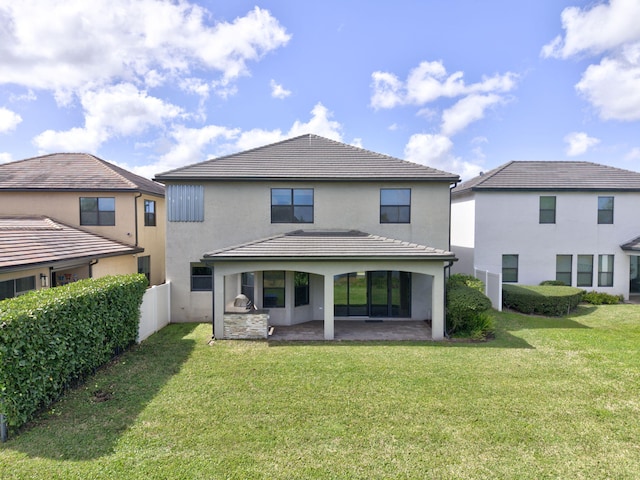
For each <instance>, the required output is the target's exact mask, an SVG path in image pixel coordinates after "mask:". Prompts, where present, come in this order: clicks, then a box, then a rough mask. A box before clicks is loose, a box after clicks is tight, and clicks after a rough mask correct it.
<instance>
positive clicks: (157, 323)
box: [136, 282, 171, 343]
mask: <svg viewBox="0 0 640 480" xmlns="http://www.w3.org/2000/svg"><path fill="white" fill-rule="evenodd" d="M169 292H170V283H169V282H167V283H164V284H162V285H154V286H153V287H151V288H148V289H147V291H146V292H144V297H142V305H141V306H140V326H139V327H138V338H137V339H136V341H137V342H138V343H140V342H142V341H143V340H144V339H146V338H148V337H149V336H151V335H153V334H154V333H156V332H157V331H158V330H160V329H161V328H163V327H165V326H167V325H168V324H169V321H170V320H171V313H170V312H171V309H170V303H169V302H170V300H169V298H170V295H169Z"/></svg>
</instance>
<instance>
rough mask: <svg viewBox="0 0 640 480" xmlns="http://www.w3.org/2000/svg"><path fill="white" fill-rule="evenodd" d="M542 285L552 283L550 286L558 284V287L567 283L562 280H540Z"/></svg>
mask: <svg viewBox="0 0 640 480" xmlns="http://www.w3.org/2000/svg"><path fill="white" fill-rule="evenodd" d="M540 285H550V286H556V287H564V286H566V285H567V284H566V283H564V282H563V281H562V280H544V281H542V282H540Z"/></svg>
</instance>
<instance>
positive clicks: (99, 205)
mask: <svg viewBox="0 0 640 480" xmlns="http://www.w3.org/2000/svg"><path fill="white" fill-rule="evenodd" d="M115 224H116V199H115V198H113V197H80V225H106V226H113V225H115Z"/></svg>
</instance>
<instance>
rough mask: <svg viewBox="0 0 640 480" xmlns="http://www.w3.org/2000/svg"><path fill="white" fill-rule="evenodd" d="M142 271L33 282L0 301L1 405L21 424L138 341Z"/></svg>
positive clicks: (11, 421) (1, 410)
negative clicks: (33, 287) (40, 286)
mask: <svg viewBox="0 0 640 480" xmlns="http://www.w3.org/2000/svg"><path fill="white" fill-rule="evenodd" d="M146 286H147V279H146V277H145V276H144V275H140V274H135V275H121V276H116V277H102V278H98V279H87V280H81V281H79V282H75V283H72V284H69V285H65V286H63V287H56V288H50V289H46V290H38V291H34V292H30V293H28V294H26V295H22V296H20V297H17V298H11V299H7V300H4V301H2V302H0V318H2V324H0V413H4V414H5V415H6V418H7V423H8V424H9V425H10V426H12V427H18V426H20V425H23V424H24V423H26V422H27V421H29V420H30V419H31V418H32V417H33V415H34V414H35V413H36V412H37V411H38V410H39V409H41V408H43V407H44V406H46V405H48V404H50V403H51V402H52V401H54V400H56V399H57V398H58V397H59V396H60V395H61V394H62V393H63V392H64V390H65V389H66V388H68V386H70V384H72V383H73V382H75V381H78V380H80V379H82V378H84V377H85V376H86V375H88V374H90V373H92V372H94V371H95V370H96V369H97V368H99V367H100V366H102V365H104V364H105V363H106V362H108V361H109V360H110V359H111V358H112V357H113V356H114V354H117V353H119V352H120V351H122V350H123V349H125V348H127V347H128V346H129V345H131V344H132V343H133V342H135V339H136V336H137V334H138V324H139V319H140V304H141V303H142V296H143V295H144V292H145V289H146Z"/></svg>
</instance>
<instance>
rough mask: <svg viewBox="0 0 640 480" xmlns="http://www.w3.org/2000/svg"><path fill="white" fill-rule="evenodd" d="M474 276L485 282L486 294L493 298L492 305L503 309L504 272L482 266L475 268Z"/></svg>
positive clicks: (490, 298)
mask: <svg viewBox="0 0 640 480" xmlns="http://www.w3.org/2000/svg"><path fill="white" fill-rule="evenodd" d="M473 276H474V277H476V278H477V279H479V280H482V281H483V282H484V294H485V295H486V296H487V297H489V300H491V306H492V307H493V308H495V309H496V310H498V311H499V312H501V311H502V273H492V272H490V271H489V270H482V269H480V268H474V269H473Z"/></svg>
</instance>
